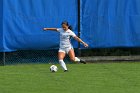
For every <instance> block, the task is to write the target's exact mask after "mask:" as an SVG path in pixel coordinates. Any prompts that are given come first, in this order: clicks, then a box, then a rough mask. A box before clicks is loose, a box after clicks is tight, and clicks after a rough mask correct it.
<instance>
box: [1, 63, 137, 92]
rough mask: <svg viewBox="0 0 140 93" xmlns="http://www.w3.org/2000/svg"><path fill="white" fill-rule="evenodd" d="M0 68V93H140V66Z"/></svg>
mask: <svg viewBox="0 0 140 93" xmlns="http://www.w3.org/2000/svg"><path fill="white" fill-rule="evenodd" d="M57 66H58V68H59V70H58V72H56V73H51V72H50V71H49V67H50V64H24V65H23V64H22V65H12V66H0V93H140V63H139V62H138V63H106V64H105V63H102V64H101V63H96V64H86V65H84V64H68V65H67V66H68V68H69V72H66V73H64V72H63V70H62V69H61V67H60V66H59V64H57Z"/></svg>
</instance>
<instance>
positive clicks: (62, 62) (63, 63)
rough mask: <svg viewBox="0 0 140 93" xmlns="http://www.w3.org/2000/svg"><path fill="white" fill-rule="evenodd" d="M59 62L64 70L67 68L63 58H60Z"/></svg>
mask: <svg viewBox="0 0 140 93" xmlns="http://www.w3.org/2000/svg"><path fill="white" fill-rule="evenodd" d="M59 63H60V65H61V67H62V68H63V69H64V70H67V67H66V64H65V62H64V61H63V60H59Z"/></svg>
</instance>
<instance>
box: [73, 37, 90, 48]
mask: <svg viewBox="0 0 140 93" xmlns="http://www.w3.org/2000/svg"><path fill="white" fill-rule="evenodd" d="M73 38H74V39H75V40H77V41H78V42H80V43H82V44H83V45H84V46H85V47H88V44H87V43H85V42H84V41H83V40H81V39H80V38H79V37H77V36H74V37H73Z"/></svg>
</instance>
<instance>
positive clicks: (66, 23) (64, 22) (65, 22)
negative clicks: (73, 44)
mask: <svg viewBox="0 0 140 93" xmlns="http://www.w3.org/2000/svg"><path fill="white" fill-rule="evenodd" d="M63 24H65V25H67V26H68V28H69V29H70V30H72V26H71V25H69V23H68V22H67V21H63V22H62V24H61V25H63Z"/></svg>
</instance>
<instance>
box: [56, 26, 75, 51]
mask: <svg viewBox="0 0 140 93" xmlns="http://www.w3.org/2000/svg"><path fill="white" fill-rule="evenodd" d="M57 31H58V32H60V48H69V47H71V46H72V45H71V42H70V37H75V36H76V35H75V33H74V32H72V31H71V30H70V29H68V30H67V31H64V30H63V29H62V28H58V29H57Z"/></svg>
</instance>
